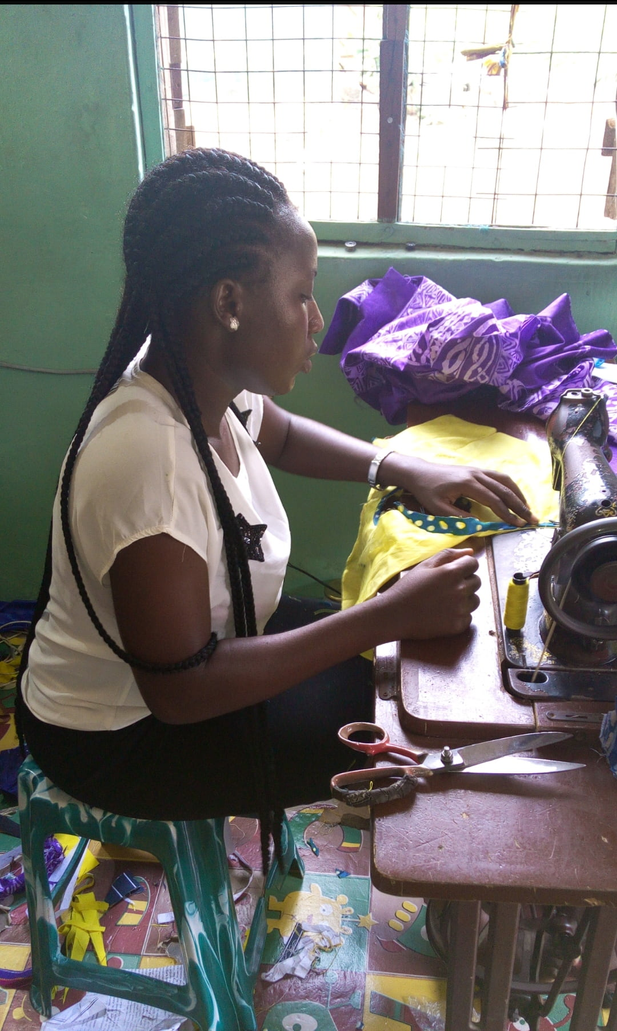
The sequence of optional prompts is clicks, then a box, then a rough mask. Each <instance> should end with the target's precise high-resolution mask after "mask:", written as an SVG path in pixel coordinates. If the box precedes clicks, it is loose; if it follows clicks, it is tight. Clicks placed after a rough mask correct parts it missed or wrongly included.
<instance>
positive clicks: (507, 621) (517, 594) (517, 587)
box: [503, 573, 529, 630]
mask: <svg viewBox="0 0 617 1031" xmlns="http://www.w3.org/2000/svg"><path fill="white" fill-rule="evenodd" d="M528 601H529V579H528V577H526V576H525V574H524V573H515V574H514V576H513V577H512V579H511V580H510V583H509V584H508V593H507V595H506V610H505V612H504V615H503V622H504V626H505V627H506V629H507V630H522V629H523V627H524V626H525V620H526V618H527V603H528Z"/></svg>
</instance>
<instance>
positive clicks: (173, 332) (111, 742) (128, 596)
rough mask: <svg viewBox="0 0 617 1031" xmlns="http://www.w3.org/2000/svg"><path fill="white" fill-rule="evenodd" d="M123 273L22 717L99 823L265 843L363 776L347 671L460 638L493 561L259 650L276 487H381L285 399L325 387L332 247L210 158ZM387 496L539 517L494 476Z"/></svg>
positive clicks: (273, 193)
mask: <svg viewBox="0 0 617 1031" xmlns="http://www.w3.org/2000/svg"><path fill="white" fill-rule="evenodd" d="M124 256H125V262H126V283H125V288H124V295H123V298H122V303H121V306H120V310H119V314H118V318H117V321H116V325H115V327H114V330H113V333H112V335H111V340H110V343H109V346H108V348H107V351H106V353H105V356H104V358H103V361H102V363H101V366H100V369H99V372H98V375H97V377H96V380H95V384H94V387H93V390H92V394H91V396H90V399H89V401H88V404H87V406H86V409H85V411H84V413H83V415H82V417H81V420H80V422H79V425H78V428H77V432H76V435H75V438H74V440H73V442H72V444H71V447H70V449H69V452H68V455H67V458H66V460H65V464H64V467H63V471H62V474H61V481H60V487H59V490H58V495H57V497H56V502H55V507H54V517H53V532H52V541H51V549H50V563H49V570H48V575H47V577H46V582H45V583H44V585H43V589H42V593H41V597H40V604H39V618H38V620H37V621H36V625H35V628H34V637H33V639H32V641H31V646H30V648H29V656H28V660H27V663H26V661H24V663H23V666H24V669H23V672H22V680H21V692H22V700H21V702H20V704H19V718H20V721H21V725H22V728H23V732H24V734H25V738H26V741H27V744H28V746H29V748H30V751H31V752H32V754H33V756H34V758H35V759H36V760H37V762H38V763H39V764H40V766H41V768H42V769H43V771H44V772H45V773H46V774H47V775H48V776H49V777H50V778H51V779H52V780H53V781H54V782H55V783H57V784H58V785H60V786H61V787H62V788H64V789H65V790H66V791H67V792H69V793H70V794H72V795H74V796H76V797H78V798H80V799H82V800H83V801H85V802H88V803H90V804H94V805H98V806H102V807H104V808H107V809H110V810H111V811H113V812H117V813H120V814H126V815H131V816H136V817H151V818H162V819H194V818H199V817H209V816H216V815H227V814H231V813H241V812H258V813H259V814H260V815H261V817H262V832H263V835H264V841H266V840H267V835H268V833H269V832H270V830H272V829H276V825H277V824H278V822H279V820H280V814H281V811H282V806H287V805H291V804H296V803H298V804H299V803H303V802H310V801H315V800H316V799H318V798H323V797H328V794H329V792H328V787H329V781H330V777H331V776H332V775H333V774H334V773H335V772H338V771H339V770H340V769H342V768H344V767H343V765H342V764H343V763H345V764H348V754H347V753H346V751H345V755H344V758H343V755H342V752H339V750H338V744H337V739H336V731H337V729H338V727H339V726H340V725H341V724H342V723H345V722H348V721H350V720H362V719H370V714H371V700H372V699H371V687H370V681H369V678H368V677H366V676H359V677H358V678H357V680H352V681H351V684H350V681H349V677H347V679H346V680H345V678H343V680H345V683H344V686H343V687H341V686H340V683H339V680H340V678H338V679H337V675H336V669H335V670H334V672H332V671H331V668H332V667H337V664H341V663H345V661H346V660H350V659H352V657H354V656H358V654H359V653H360V652H362V651H364V650H366V649H367V648H370V647H372V646H374V645H377V644H379V643H381V642H384V641H389V640H395V639H398V638H410V637H414V638H426V637H432V636H440V635H444V634H458V633H461V632H462V631H464V630H465V629H466V628H467V627H468V626H469V624H470V622H471V613H472V612H473V610H474V609H475V608H476V606H477V604H478V599H477V596H476V592H477V590H478V586H479V579H478V576H477V573H476V570H477V563H476V561H475V559H474V558H473V555H472V554H471V552H469V551H448V552H444V553H442V554H441V555H439V556H438V557H436V558H434V559H430V560H429V561H427V562H424V563H421V564H420V565H418V566H417V567H416V568H414V569H413V570H411V571H410V572H409V573H408V574H407V575H406V576H404V577H403V578H402V579H401V580H400V582H398V583H396V584H395V585H394V586H393V587H392V588H391V589H390V590H389V591H387V592H386V593H384V594H383V595H382V596H380V597H377V598H375V599H374V600H372V601H369V602H366V603H364V604H363V605H360V606H357V607H355V608H352V609H349V610H346V611H344V612H340V613H335V614H334V615H332V616H330V617H328V618H326V619H322V620H320V621H317V622H313V623H310V624H309V625H306V626H300V627H297V628H295V629H289V630H285V631H284V632H281V633H267V634H263V632H262V631H263V630H264V627H265V625H266V623H267V621H268V620H269V618H270V617H271V616H272V614H273V613H274V612H275V610H276V608H277V605H278V603H279V598H280V592H281V585H282V582H283V576H284V573H285V566H286V563H287V559H288V556H289V546H290V544H289V529H288V524H287V519H286V516H285V512H284V510H283V508H282V505H281V502H280V500H279V498H278V496H277V493H276V490H275V488H274V485H273V482H272V480H271V477H270V474H269V472H268V469H267V466H268V465H273V466H276V467H278V468H279V469H284V470H286V471H288V472H294V473H299V474H301V475H304V476H315V477H321V478H327V479H346V480H356V481H366V479H367V473H368V471H369V467H370V465H371V462H372V460H373V459H374V456H375V449H374V447H372V446H371V445H370V444H368V443H364V442H362V441H359V440H355V439H353V438H350V437H348V436H345V435H344V434H342V433H339V432H337V431H334V430H332V429H328V428H326V427H325V426H322V425H320V424H318V423H315V422H312V421H311V420H309V419H303V418H300V417H298V416H295V415H291V414H289V413H288V412H285V411H283V410H282V409H281V408H279V407H277V405H276V404H275V403H274V402H273V401H272V400H271V398H272V397H273V396H275V395H278V394H285V393H287V392H288V391H290V390H291V389H292V387H293V385H294V381H295V378H296V376H297V375H298V374H299V373H300V372H309V371H310V368H311V357H312V356H313V354H314V353H315V351H316V350H317V348H316V345H315V343H314V340H313V335H314V334H316V333H318V332H319V331H320V330H321V329H322V328H323V319H322V317H321V314H320V311H319V308H318V307H317V303H316V301H315V299H314V297H313V284H314V279H315V274H316V271H317V243H316V239H315V235H314V233H313V231H312V229H311V228H310V226H309V225H308V223H307V222H305V221H304V220H303V219H302V218H301V217H300V216H299V215H298V213H297V212H296V210H295V209H294V208H293V206H292V205H291V203H290V201H289V199H288V197H287V195H286V193H285V190H284V188H283V186H282V185H281V183H280V182H279V181H278V180H277V179H275V178H274V176H272V175H271V174H269V173H268V172H266V171H264V170H263V169H262V168H260V167H258V166H257V165H255V164H253V163H252V162H250V161H248V160H246V159H244V158H241V157H237V156H235V155H232V154H228V153H225V152H223V151H217V150H192V151H187V152H185V153H183V154H179V155H176V156H175V157H172V158H170V159H168V160H167V161H165V162H164V163H163V164H162V165H160V166H159V167H157V168H155V169H154V170H153V171H152V172H150V173H149V175H148V176H146V178H145V179H144V181H143V182H142V184H141V185H140V187H139V189H138V190H137V192H136V194H135V196H134V198H133V200H132V202H131V205H130V208H129V211H128V215H127V219H126V226H125V236H124ZM148 338H150V343H149V346H148V349H147V353H146V355H145V357H143V358H142V359H141V361H140V362H139V363H135V362H134V359H135V357H136V356H137V354H138V352H140V351H141V350H142V348H143V345H144V343H145V342H146V340H147V339H148ZM379 481H380V482H382V483H387V484H397V485H399V486H402V487H405V488H407V489H408V490H409V491H411V492H412V493H413V494H414V495H415V496H416V498H417V499H418V500H419V501H420V502H421V503H422V504H423V505H424V506H425V508H426V509H427V510H429V511H431V512H433V513H435V514H457V511H458V510H457V509H456V508H455V507H454V504H453V503H454V501H455V499H456V498H458V497H460V496H462V495H463V496H466V497H470V498H473V499H475V500H477V501H480V502H482V503H483V504H486V505H488V506H489V507H490V508H492V509H493V511H494V512H495V513H496V514H497V515H498V516H500V517H501V518H503V519H505V520H509V521H510V522H512V523H514V524H519V525H520V524H523V523H524V522H526V521H528V520H529V519H530V518H531V516H530V513H529V511H528V509H527V506H526V503H525V500H524V498H523V497H522V495H521V493H520V491H519V490H518V488H517V487H516V485H515V484H514V483H513V482H512V481H511V480H509V479H508V478H507V477H505V476H503V475H501V474H497V473H490V472H483V471H481V470H477V469H471V468H462V467H461V468H459V467H449V466H443V465H439V466H434V465H431V464H429V463H427V462H424V461H422V460H421V459H416V458H413V459H412V458H409V457H406V456H403V455H398V454H389V455H388V456H387V457H386V458H385V459H384V460H383V461H382V462H381V465H380V467H379ZM357 661H358V662H359V661H360V660H357ZM26 664H27V669H26ZM337 668H339V669H341V668H342V667H340V666H338V667H337ZM324 671H329V672H328V673H327V674H326V675H325V676H320V675H321V674H323V673H324Z"/></svg>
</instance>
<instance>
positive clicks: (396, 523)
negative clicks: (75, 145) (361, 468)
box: [342, 415, 559, 608]
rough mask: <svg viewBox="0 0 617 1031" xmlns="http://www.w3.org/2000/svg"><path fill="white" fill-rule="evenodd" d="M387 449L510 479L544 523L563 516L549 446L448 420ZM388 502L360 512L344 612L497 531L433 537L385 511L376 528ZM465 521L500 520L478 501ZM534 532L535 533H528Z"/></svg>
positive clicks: (392, 440)
mask: <svg viewBox="0 0 617 1031" xmlns="http://www.w3.org/2000/svg"><path fill="white" fill-rule="evenodd" d="M386 443H387V446H388V447H389V448H393V449H394V450H395V451H399V452H401V453H402V454H416V455H417V454H421V455H422V457H423V458H426V459H427V460H428V461H431V462H445V463H449V464H456V465H472V466H476V467H479V468H483V469H494V470H495V471H496V472H504V473H507V474H508V476H511V477H512V479H513V480H514V481H515V482H516V483H518V485H519V486H520V488H521V490H522V491H523V493H524V495H525V497H526V498H527V501H528V502H529V505H530V507H531V510H532V512H534V514H535V515H536V516H537V517H538V519H539V520H540V521H541V522H542V523H546V522H549V523H552V522H553V521H554V520H555V519H557V517H558V507H559V495H558V494H557V493H556V491H554V490H553V488H552V477H551V461H550V453H549V448H548V444H547V443H546V441H544V440H540V439H536V440H528V441H525V440H519V439H518V438H516V437H510V436H508V435H507V434H506V433H498V432H497V430H495V429H493V427H492V426H477V425H476V424H475V423H469V422H465V421H464V420H463V419H458V418H457V417H456V416H453V415H444V416H442V417H441V418H439V419H433V420H431V421H430V422H426V423H423V424H422V425H421V426H412V427H410V428H409V429H406V430H403V431H402V432H401V433H398V434H396V436H394V437H389V438H388V439H387V441H386V440H376V441H375V444H376V445H377V446H378V447H383V446H385V445H386ZM383 497H384V492H383V491H381V490H371V491H370V492H369V496H368V500H367V501H366V503H365V505H364V506H363V508H362V512H361V515H360V527H359V530H358V536H357V538H356V542H355V544H354V547H353V550H352V552H351V555H350V556H349V558H348V560H347V565H346V566H345V571H344V573H343V582H342V590H343V600H342V605H343V608H349V607H350V606H351V605H355V604H357V603H358V602H361V601H366V600H367V599H368V598H373V597H374V596H375V594H377V592H378V591H379V590H380V589H381V588H382V587H383V586H384V584H386V583H387V582H388V581H389V580H391V579H392V577H393V576H395V575H396V574H397V573H400V572H402V571H403V570H404V569H409V568H410V567H411V566H415V565H417V563H418V562H422V561H423V560H424V559H427V558H430V557H431V556H432V555H436V554H437V553H438V552H439V551H443V550H444V549H445V548H452V547H454V546H455V545H457V544H460V543H461V541H462V540H464V539H465V537H466V536H478V537H486V536H488V535H489V534H492V533H495V532H498V530H496V529H495V528H494V527H492V528H488V529H487V528H483V529H482V530H480V531H478V530H474V531H473V533H472V532H469V533H468V534H461V533H460V528H455V529H457V530H458V532H456V533H448V532H447V531H443V532H441V533H438V534H436V533H430V532H427V530H425V529H424V527H423V526H416V525H415V523H414V521H413V520H412V519H408V518H407V517H406V515H404V514H403V513H402V512H400V511H398V510H397V508H396V507H393V508H391V509H389V510H386V511H383V512H382V514H381V516H380V517H379V518H378V520H377V523H375V515H376V512H377V509H378V506H379V505H380V504H381V503H382V501H383ZM468 516H469V518H470V520H471V523H470V524H469V525H470V531H471V529H472V528H473V523H475V524H476V525H478V524H484V523H493V524H494V523H495V522H499V521H498V520H497V519H496V517H495V514H494V512H491V511H490V509H488V508H485V507H484V506H483V505H478V504H477V503H475V502H473V503H472V505H471V510H470V513H469V514H467V513H464V514H463V513H462V514H461V520H457V521H460V522H464V521H465V520H466V519H467V518H468ZM444 521H445V520H444ZM501 525H503V524H501ZM529 532H530V533H533V532H535V531H534V530H533V528H530V531H529Z"/></svg>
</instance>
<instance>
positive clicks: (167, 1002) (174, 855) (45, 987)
mask: <svg viewBox="0 0 617 1031" xmlns="http://www.w3.org/2000/svg"><path fill="white" fill-rule="evenodd" d="M19 814H20V824H21V839H22V847H23V859H24V873H25V877H26V898H27V902H28V918H29V924H30V937H31V943H32V968H33V979H32V989H31V999H32V1005H33V1006H34V1008H35V1009H36V1010H37V1011H38V1012H39V1013H41V1014H42V1015H43V1016H44V1017H50V1016H51V1013H52V992H53V990H54V988H55V986H57V985H62V986H68V987H73V988H79V989H82V990H84V991H88V992H100V993H102V994H104V995H115V996H118V997H119V998H121V999H135V1000H138V1001H140V1002H143V1003H145V1004H147V1005H149V1006H158V1007H160V1008H161V1009H164V1010H169V1011H171V1012H172V1013H177V1014H178V1015H179V1016H181V1017H185V1018H187V1017H189V1018H190V1019H191V1020H192V1021H194V1023H196V1024H197V1025H198V1027H199V1028H200V1029H201V1031H255V1029H256V1028H257V1022H256V1019H255V1012H254V1009H253V1001H252V996H253V985H254V980H255V976H256V973H257V969H258V967H259V962H260V958H261V953H262V950H263V945H264V941H265V936H266V920H265V902H264V897H267V896H268V894H269V893H270V891H272V890H273V886H274V884H275V882H277V881H278V880H280V879H282V878H283V877H284V876H285V875H286V874H288V873H293V874H297V875H298V876H299V877H301V876H302V875H303V873H304V869H303V864H302V860H301V859H300V857H299V855H298V854H297V852H296V848H295V844H294V841H293V836H292V834H291V831H290V828H289V825H288V824H287V823H285V824H284V827H283V849H284V864H283V868H282V869H281V867H279V866H278V864H274V865H273V867H272V869H271V870H270V872H269V875H268V878H267V883H266V886H265V889H264V893H263V895H262V897H261V898H260V899H259V901H258V903H257V907H256V910H255V915H254V918H253V922H252V925H251V929H250V934H249V938H248V941H247V945H246V949H245V950H244V951H243V949H242V943H241V941H240V935H239V931H238V924H237V921H236V912H235V906H234V901H233V894H232V889H231V883H230V880H229V870H228V863H227V851H226V848H225V842H224V835H223V830H224V824H225V821H224V819H222V818H220V819H212V820H194V821H188V822H184V821H178V822H167V821H165V820H135V819H130V818H128V817H125V816H117V815H115V814H114V813H109V812H106V811H105V810H103V809H96V808H93V807H91V806H88V805H85V804H84V803H83V802H78V801H77V800H76V799H74V798H71V797H70V795H67V794H65V792H64V791H62V790H61V789H60V788H57V787H56V786H55V785H54V784H52V783H51V781H49V780H48V779H47V778H46V777H45V776H44V775H43V773H42V772H41V770H40V769H39V767H38V766H37V765H36V763H35V762H34V760H33V759H32V758H31V757H30V758H28V759H26V761H25V762H24V764H23V765H22V767H21V770H20V772H19ZM58 832H64V833H66V834H76V835H77V836H78V837H80V838H83V839H93V840H95V841H101V842H106V843H109V844H114V845H122V846H126V847H130V848H137V849H143V850H144V851H146V852H150V853H152V854H153V855H154V856H156V858H157V859H158V860H159V861H160V862H161V864H162V866H163V870H164V872H165V877H166V879H167V885H168V888H169V893H170V896H171V903H172V906H173V911H174V916H175V919H176V926H177V929H178V935H179V938H180V941H181V943H182V946H183V948H184V954H185V956H186V977H187V983H186V984H184V985H176V984H169V983H165V982H162V981H158V980H156V979H154V978H152V977H148V976H146V975H144V974H136V973H130V972H128V971H126V970H117V969H113V968H111V967H101V966H98V965H95V964H92V963H82V962H80V961H78V960H74V959H68V958H67V957H66V956H63V955H62V954H61V952H60V942H59V937H58V931H57V928H56V917H55V914H54V907H53V902H52V897H51V892H50V887H49V881H48V878H47V873H46V869H45V863H44V858H43V845H44V842H45V839H46V838H47V837H49V835H51V834H54V833H58ZM292 867H293V869H292Z"/></svg>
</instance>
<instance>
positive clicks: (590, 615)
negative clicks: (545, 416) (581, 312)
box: [538, 388, 617, 667]
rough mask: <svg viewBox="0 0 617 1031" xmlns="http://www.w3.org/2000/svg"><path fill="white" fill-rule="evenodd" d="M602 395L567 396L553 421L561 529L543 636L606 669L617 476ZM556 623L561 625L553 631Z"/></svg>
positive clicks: (616, 637)
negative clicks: (613, 464)
mask: <svg viewBox="0 0 617 1031" xmlns="http://www.w3.org/2000/svg"><path fill="white" fill-rule="evenodd" d="M608 429H609V423H608V415H607V411H606V401H605V399H604V396H603V395H602V394H599V393H597V392H596V391H594V390H591V389H588V388H586V389H581V390H568V391H566V393H564V394H563V395H562V397H561V400H560V402H559V405H558V406H557V408H556V409H555V411H554V412H553V413H552V415H551V417H550V418H549V420H548V423H547V437H548V443H549V447H550V451H551V458H552V464H553V487H554V488H555V490H559V492H560V502H559V526H558V528H557V530H556V533H555V538H554V540H553V544H552V547H551V549H550V551H549V552H548V554H547V555H546V557H545V559H544V561H543V563H542V567H541V569H540V574H539V581H538V590H539V594H540V598H541V600H542V603H543V605H544V608H545V610H546V613H547V615H548V617H549V619H548V620H547V619H545V620H544V622H543V626H542V627H541V634H542V637H543V639H544V641H545V644H547V643H548V641H549V634H550V649H551V651H552V652H553V653H554V654H555V655H556V656H558V657H559V658H560V659H562V661H566V662H568V663H572V664H573V665H579V666H580V665H583V666H595V667H597V666H603V665H606V664H607V663H611V662H612V661H615V659H616V658H617V476H616V475H615V473H614V472H613V470H612V469H611V467H610V465H609V463H608V460H607V455H608V456H609V457H610V451H609V449H608V447H607V437H608ZM552 622H554V623H555V624H556V625H555V626H554V627H552Z"/></svg>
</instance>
